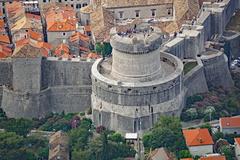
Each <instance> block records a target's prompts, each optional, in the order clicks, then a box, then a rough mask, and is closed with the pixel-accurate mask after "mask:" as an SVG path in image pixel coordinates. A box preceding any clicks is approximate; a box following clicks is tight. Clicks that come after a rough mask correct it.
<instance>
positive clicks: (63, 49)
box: [54, 43, 71, 58]
mask: <svg viewBox="0 0 240 160" xmlns="http://www.w3.org/2000/svg"><path fill="white" fill-rule="evenodd" d="M54 53H55V56H57V57H63V58H69V57H70V55H71V54H70V50H69V46H68V45H67V44H64V43H62V44H60V45H59V46H58V47H57V48H56V49H55V52H54Z"/></svg>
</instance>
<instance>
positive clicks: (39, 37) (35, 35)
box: [28, 30, 43, 41]
mask: <svg viewBox="0 0 240 160" xmlns="http://www.w3.org/2000/svg"><path fill="white" fill-rule="evenodd" d="M28 35H29V37H30V38H32V39H34V40H38V41H41V40H42V39H43V35H42V34H41V33H38V32H35V31H32V30H29V31H28Z"/></svg>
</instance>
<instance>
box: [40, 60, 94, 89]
mask: <svg viewBox="0 0 240 160" xmlns="http://www.w3.org/2000/svg"><path fill="white" fill-rule="evenodd" d="M92 64H93V62H87V61H73V60H72V61H71V60H69V61H68V60H57V58H51V59H50V58H49V59H48V60H47V61H46V63H45V64H44V65H45V69H44V72H45V73H43V74H44V77H46V78H44V80H43V81H44V83H45V84H46V83H47V84H48V86H49V87H51V86H61V85H66V86H69V85H70V86H72V85H77V86H79V85H91V67H92Z"/></svg>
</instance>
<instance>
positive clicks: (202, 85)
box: [184, 59, 208, 97]
mask: <svg viewBox="0 0 240 160" xmlns="http://www.w3.org/2000/svg"><path fill="white" fill-rule="evenodd" d="M197 62H198V65H197V66H196V67H194V68H193V69H192V70H191V71H189V72H188V73H187V74H186V75H185V76H184V87H185V88H186V89H187V93H186V97H189V96H192V95H194V94H197V93H204V92H208V86H207V82H206V79H205V75H204V68H203V64H202V62H201V60H200V59H197Z"/></svg>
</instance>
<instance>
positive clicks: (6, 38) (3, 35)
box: [0, 34, 10, 44]
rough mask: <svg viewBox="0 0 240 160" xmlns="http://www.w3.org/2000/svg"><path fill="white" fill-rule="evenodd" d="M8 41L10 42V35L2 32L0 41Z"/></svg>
mask: <svg viewBox="0 0 240 160" xmlns="http://www.w3.org/2000/svg"><path fill="white" fill-rule="evenodd" d="M1 42H2V43H6V44H10V39H9V37H8V35H5V34H1V35H0V43H1Z"/></svg>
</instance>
